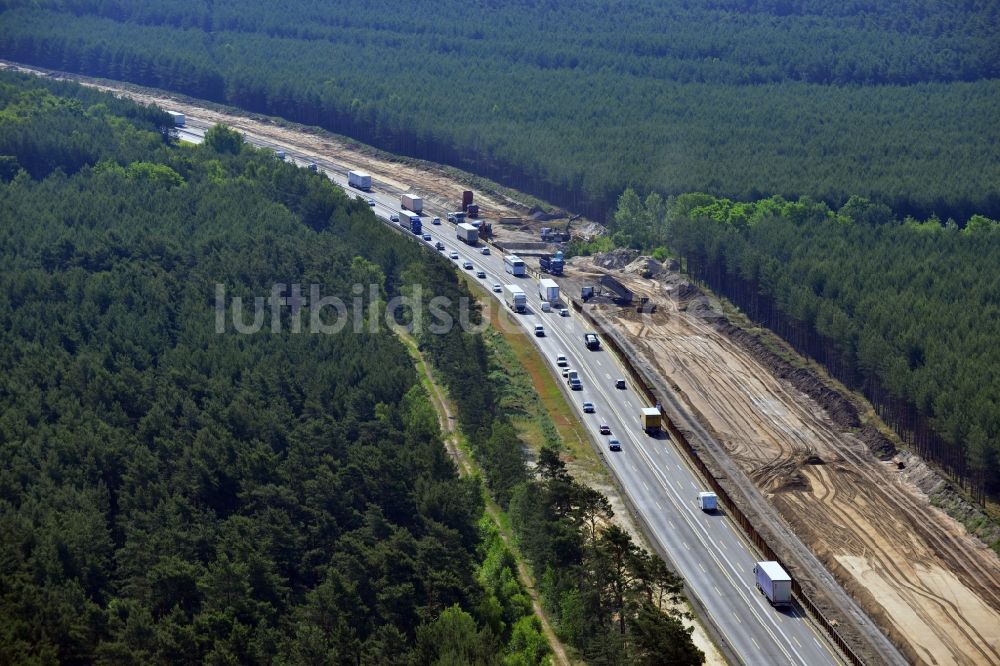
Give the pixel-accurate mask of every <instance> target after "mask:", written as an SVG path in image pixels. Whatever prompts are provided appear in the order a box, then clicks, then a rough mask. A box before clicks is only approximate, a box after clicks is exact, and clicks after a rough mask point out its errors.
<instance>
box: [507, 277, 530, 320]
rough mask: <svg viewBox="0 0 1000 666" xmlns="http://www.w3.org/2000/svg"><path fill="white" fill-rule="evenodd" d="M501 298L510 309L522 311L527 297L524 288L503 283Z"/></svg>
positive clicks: (526, 305) (526, 304)
mask: <svg viewBox="0 0 1000 666" xmlns="http://www.w3.org/2000/svg"><path fill="white" fill-rule="evenodd" d="M503 300H504V302H505V303H506V304H507V307H509V308H510V309H511V310H513V311H514V312H517V313H522V312H524V311H525V310H526V309H527V307H528V297H527V296H526V295H525V293H524V290H523V289H521V288H520V287H518V286H517V285H516V284H505V285H504V286H503Z"/></svg>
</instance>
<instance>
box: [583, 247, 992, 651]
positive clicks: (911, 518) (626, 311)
mask: <svg viewBox="0 0 1000 666" xmlns="http://www.w3.org/2000/svg"><path fill="white" fill-rule="evenodd" d="M590 267H593V264H590ZM577 268H584V267H583V266H579V265H576V264H575V265H574V272H577V271H576V269H577ZM612 272H613V273H614V275H615V277H617V278H618V279H619V280H621V281H622V282H625V283H626V284H628V285H629V286H630V287H631V288H633V289H634V290H635V291H636V292H637V293H641V294H643V295H646V296H649V297H650V298H651V299H652V301H653V302H655V303H656V305H657V309H656V312H655V313H652V314H642V315H639V314H637V313H636V312H635V310H634V309H631V308H618V307H617V306H614V305H610V304H609V305H597V306H595V308H596V312H595V314H600V315H601V316H603V317H604V318H605V319H606V320H607V321H608V322H610V323H612V324H613V325H614V326H616V327H617V328H618V329H619V330H621V331H623V332H625V333H627V335H628V336H629V337H630V339H631V340H632V341H633V343H635V345H636V347H637V348H638V349H640V350H641V353H642V354H643V355H644V356H645V357H646V359H647V361H648V362H650V363H651V364H652V365H653V366H654V367H656V368H657V369H658V370H659V371H660V372H661V373H662V375H663V376H664V377H666V378H668V380H669V381H670V382H672V383H673V384H675V385H676V388H677V389H678V391H679V394H681V395H682V396H683V399H684V400H685V402H686V403H687V405H688V406H689V408H690V409H691V411H692V412H693V413H695V414H696V415H697V416H698V417H699V418H700V419H701V420H702V422H703V423H704V424H705V425H706V426H707V427H709V428H710V430H711V431H713V433H714V434H715V435H716V437H717V438H718V439H719V441H720V442H722V444H723V445H724V446H725V447H726V449H727V450H728V451H729V452H730V454H731V456H732V457H733V459H734V460H735V461H736V462H737V464H738V465H739V467H740V468H741V469H742V470H743V471H744V472H745V473H746V474H747V475H748V476H749V477H750V478H751V479H752V480H754V482H755V483H757V484H758V486H759V487H760V488H761V489H762V490H763V491H764V492H765V494H766V495H767V496H768V497H769V499H770V500H771V502H773V503H774V505H775V506H776V507H777V509H778V510H779V512H780V513H781V515H782V516H783V518H784V519H785V520H787V521H788V523H789V524H791V525H792V527H793V528H794V530H795V532H796V533H797V534H798V535H799V536H800V538H802V539H803V540H804V541H805V543H807V544H808V545H809V546H810V547H811V548H812V549H813V551H814V552H816V554H817V555H818V556H819V557H820V558H821V559H822V561H823V562H824V564H825V565H826V566H827V567H828V568H829V569H830V570H831V571H832V572H833V573H834V575H835V576H836V577H837V578H838V580H839V581H840V582H841V583H842V584H843V585H844V587H845V589H847V590H848V592H849V593H851V594H852V595H853V596H854V597H855V598H856V599H857V600H858V602H859V603H860V604H861V605H862V607H864V608H865V609H866V611H867V612H868V613H869V614H870V615H871V616H872V618H873V619H874V620H875V621H876V622H877V623H878V624H879V626H880V627H881V628H882V629H883V631H885V632H886V634H887V635H888V636H889V637H890V638H891V639H892V640H893V641H894V642H895V643H896V644H897V645H898V646H899V647H900V649H901V650H902V651H903V653H904V654H905V655H906V656H907V658H908V659H910V660H911V661H914V662H918V663H927V664H996V663H1000V562H998V560H997V557H996V556H995V554H994V553H993V552H992V551H990V550H989V549H987V548H986V547H985V546H983V544H982V543H981V542H979V541H977V540H975V539H973V538H971V537H970V536H968V535H967V534H966V532H965V529H964V528H963V527H962V526H961V525H960V524H958V523H957V522H955V521H954V520H952V519H951V518H949V517H948V516H946V515H944V514H943V513H941V512H940V511H938V510H937V509H935V508H933V507H931V506H930V504H929V503H928V502H927V499H926V497H925V496H924V495H923V494H922V493H921V492H920V491H919V490H918V489H917V488H916V487H915V486H913V485H912V484H911V483H909V482H908V481H907V480H906V479H905V478H904V477H903V476H902V475H901V474H900V473H899V472H898V471H897V470H896V467H895V465H892V464H889V463H884V462H881V461H879V460H878V459H877V458H875V457H874V456H873V455H872V454H871V453H870V452H869V451H868V450H867V448H866V447H865V445H864V444H863V443H862V442H861V441H860V440H859V439H858V438H857V437H855V436H854V435H853V434H851V433H850V432H844V431H843V430H842V429H841V428H838V427H837V426H836V425H835V423H834V422H833V420H832V419H830V418H829V415H828V414H827V412H826V411H824V409H823V408H821V407H820V406H819V405H818V404H817V403H815V402H814V401H813V400H811V399H810V398H809V397H807V396H806V395H804V394H803V393H801V392H799V391H797V390H796V389H795V388H793V387H792V386H790V385H789V384H788V383H787V382H784V381H781V380H778V379H776V378H775V377H774V376H773V375H772V374H771V373H770V372H769V371H768V370H767V368H765V367H764V366H762V365H761V364H760V363H758V362H757V360H756V359H755V358H753V356H752V355H751V354H750V353H748V352H747V351H745V350H744V349H742V348H741V347H739V346H738V345H735V344H734V343H733V342H732V340H730V339H728V338H727V337H726V336H724V335H723V334H722V333H720V332H719V331H718V330H717V329H716V328H715V326H713V324H712V323H711V321H710V320H707V319H706V318H705V317H704V316H702V315H703V314H704V311H703V307H704V305H705V301H704V297H703V296H700V294H697V295H696V298H700V300H698V302H697V303H695V301H691V300H685V299H683V298H677V297H676V294H677V292H678V291H679V286H680V284H681V282H682V281H681V280H680V279H679V277H678V276H677V275H676V274H673V275H672V277H670V278H668V279H667V280H665V281H663V280H656V281H654V280H651V279H644V278H642V277H640V276H639V274H637V273H636V272H632V271H629V269H626V270H625V271H617V270H616V271H612ZM667 283H669V284H667ZM668 288H669V291H668Z"/></svg>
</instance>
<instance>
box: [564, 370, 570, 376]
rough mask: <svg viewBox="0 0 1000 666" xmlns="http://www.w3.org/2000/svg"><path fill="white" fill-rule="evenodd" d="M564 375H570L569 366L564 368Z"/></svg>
mask: <svg viewBox="0 0 1000 666" xmlns="http://www.w3.org/2000/svg"><path fill="white" fill-rule="evenodd" d="M563 377H569V368H563Z"/></svg>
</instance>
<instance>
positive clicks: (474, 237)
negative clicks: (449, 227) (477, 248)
mask: <svg viewBox="0 0 1000 666" xmlns="http://www.w3.org/2000/svg"><path fill="white" fill-rule="evenodd" d="M455 235H456V236H457V237H458V240H460V241H462V242H463V243H466V244H468V245H475V244H477V243H478V242H479V229H476V228H475V227H474V226H472V225H471V224H469V223H467V222H462V224H460V225H458V226H457V227H455Z"/></svg>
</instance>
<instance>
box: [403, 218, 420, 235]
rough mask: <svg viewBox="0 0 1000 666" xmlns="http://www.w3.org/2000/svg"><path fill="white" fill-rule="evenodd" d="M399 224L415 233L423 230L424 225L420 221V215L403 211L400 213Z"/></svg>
mask: <svg viewBox="0 0 1000 666" xmlns="http://www.w3.org/2000/svg"><path fill="white" fill-rule="evenodd" d="M399 226H401V227H403V228H408V229H409V230H410V231H411V232H413V233H415V234H417V235H420V234H421V233H422V232H423V230H424V229H423V226H424V225H423V224H422V223H421V222H420V216H419V215H417V214H416V213H403V214H402V215H400V216H399Z"/></svg>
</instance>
